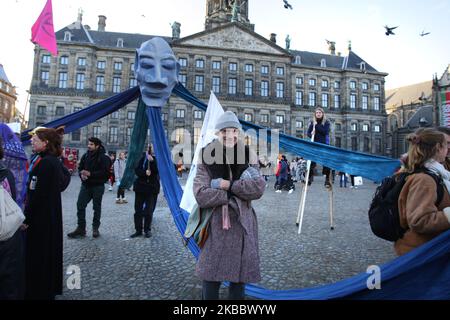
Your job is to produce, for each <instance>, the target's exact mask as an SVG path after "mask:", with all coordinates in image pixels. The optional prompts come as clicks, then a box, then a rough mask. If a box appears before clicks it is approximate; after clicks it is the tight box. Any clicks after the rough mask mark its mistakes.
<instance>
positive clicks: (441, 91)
mask: <svg viewBox="0 0 450 320" xmlns="http://www.w3.org/2000/svg"><path fill="white" fill-rule="evenodd" d="M449 69H450V67H447V69H446V70H445V72H444V73H443V75H442V76H441V77H440V78H438V77H437V75H436V76H434V78H433V80H430V81H425V82H421V83H417V84H412V85H409V86H404V87H400V88H395V89H391V90H387V91H386V112H387V114H388V124H387V135H386V139H387V145H388V150H390V153H391V154H392V156H393V157H400V156H401V155H402V154H403V153H405V152H407V151H408V143H407V142H406V136H407V135H408V134H410V133H412V132H414V131H415V130H417V129H418V128H421V127H434V126H450V74H449V71H450V70H449Z"/></svg>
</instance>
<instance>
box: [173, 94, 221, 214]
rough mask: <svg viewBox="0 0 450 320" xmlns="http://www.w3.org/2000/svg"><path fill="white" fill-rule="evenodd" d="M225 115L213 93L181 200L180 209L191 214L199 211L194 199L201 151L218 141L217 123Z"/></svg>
mask: <svg viewBox="0 0 450 320" xmlns="http://www.w3.org/2000/svg"><path fill="white" fill-rule="evenodd" d="M222 114H224V111H223V108H222V106H221V105H220V103H219V100H217V98H216V95H215V94H214V93H213V92H212V91H211V95H210V97H209V102H208V108H207V109H206V113H205V119H204V120H203V125H202V131H201V133H200V139H199V141H198V143H197V147H196V148H195V153H194V160H193V161H192V165H191V169H190V171H189V177H188V179H187V181H186V186H185V187H184V192H183V197H182V198H181V203H180V208H182V209H184V210H186V211H187V212H189V214H191V213H192V212H194V210H196V209H197V201H195V197H194V190H193V188H194V178H195V175H196V174H197V162H198V158H199V156H200V152H201V150H202V149H203V148H204V147H206V146H207V145H208V144H209V143H211V142H212V141H214V140H215V139H217V135H216V134H215V132H216V129H215V127H216V123H217V120H218V119H219V117H220V116H221V115H222Z"/></svg>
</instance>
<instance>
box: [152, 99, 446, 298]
mask: <svg viewBox="0 0 450 320" xmlns="http://www.w3.org/2000/svg"><path fill="white" fill-rule="evenodd" d="M147 116H148V119H149V127H150V128H151V133H152V137H153V145H154V148H155V153H156V157H157V159H158V161H157V164H158V170H159V172H160V177H161V181H162V185H163V188H164V195H165V197H166V199H167V202H168V204H169V208H170V211H171V213H172V216H173V219H174V221H175V225H176V226H177V228H178V231H179V232H180V234H181V235H183V234H184V231H185V229H186V224H187V220H188V217H189V214H188V213H187V212H186V211H184V210H183V209H181V208H180V202H181V197H182V193H183V190H182V189H181V186H180V184H179V182H178V179H177V176H176V172H175V168H174V165H173V162H172V158H171V153H170V150H169V145H168V143H167V139H166V137H165V134H164V127H163V123H162V120H161V110H160V108H148V109H147ZM187 245H188V247H189V249H190V250H191V252H192V253H193V254H194V256H195V257H196V258H197V259H198V256H199V253H200V250H199V248H198V246H197V245H196V243H195V242H194V241H193V240H192V239H191V240H190V241H189V242H188V243H187ZM370 276H371V274H368V273H364V272H363V273H361V274H359V275H356V276H354V277H351V278H348V279H345V280H343V281H339V282H336V283H333V284H328V285H323V286H318V287H313V288H304V289H291V290H268V289H265V288H263V287H260V286H257V285H252V284H248V285H247V286H246V294H248V295H250V296H252V297H255V298H259V299H270V300H277V299H279V300H288V299H289V300H290V299H302V300H303V299H308V300H325V299H450V231H448V232H446V233H444V234H442V235H440V236H439V237H437V238H435V239H433V240H432V241H430V242H428V243H426V244H425V245H423V246H421V247H419V248H418V249H416V250H413V251H411V252H410V253H408V254H406V255H404V256H401V257H399V258H397V259H394V260H393V261H391V262H389V263H387V264H385V265H383V266H380V277H381V278H380V279H381V289H380V290H378V289H373V290H370V289H368V286H367V280H368V279H369V277H370Z"/></svg>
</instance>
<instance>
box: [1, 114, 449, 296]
mask: <svg viewBox="0 0 450 320" xmlns="http://www.w3.org/2000/svg"><path fill="white" fill-rule="evenodd" d="M240 130H241V125H240V123H239V120H238V119H237V117H236V115H235V114H234V113H232V112H229V111H228V112H225V113H224V114H223V115H222V116H221V117H220V118H219V120H218V122H217V125H216V134H217V136H218V139H217V140H214V141H213V142H211V143H210V145H208V146H206V147H205V148H203V149H202V157H201V160H200V161H201V162H200V163H199V165H198V167H197V173H196V176H195V179H194V184H193V191H194V196H195V199H196V201H197V203H198V205H199V208H200V210H202V212H209V217H210V218H209V219H210V220H209V221H208V229H207V234H205V235H204V238H203V243H202V245H201V252H200V256H199V259H198V261H197V266H196V273H197V275H198V276H199V278H200V279H201V280H202V281H203V282H202V284H203V287H202V297H203V299H218V298H219V288H220V286H221V283H222V282H225V281H227V282H229V283H230V287H229V298H230V299H244V297H245V294H244V293H245V290H244V288H245V284H246V283H256V282H258V281H260V280H261V274H260V260H259V247H258V224H257V218H256V212H255V210H254V208H253V206H252V202H253V201H255V200H257V199H260V198H261V197H262V196H263V194H264V192H265V189H266V188H267V186H268V181H269V176H271V175H272V174H274V175H275V176H276V183H275V189H276V192H277V193H280V192H282V190H288V192H289V193H291V192H292V190H293V188H292V185H293V182H296V181H297V182H299V181H300V182H303V183H308V184H311V183H312V182H313V178H312V177H313V176H314V174H311V175H310V177H311V178H310V179H309V181H306V170H307V161H306V160H304V159H303V158H300V157H295V158H294V159H292V161H291V162H288V160H287V158H286V156H285V155H283V154H281V155H280V156H279V157H278V159H277V161H276V163H274V164H273V163H272V162H271V161H270V160H269V159H267V158H266V157H262V158H260V159H258V158H257V155H256V154H253V152H252V150H250V148H248V146H245V143H244V142H243V141H241V140H240V138H239V132H240ZM308 132H309V134H310V136H311V138H312V140H314V141H316V142H319V143H325V144H328V143H329V141H328V138H327V136H328V134H329V123H328V120H326V118H325V114H324V112H323V110H321V109H320V108H318V109H317V110H316V111H315V113H314V121H312V122H311V124H310V128H309V129H308ZM63 133H64V132H63V130H59V129H50V128H39V127H38V128H36V129H35V130H33V131H32V132H31V133H30V134H31V135H32V138H31V146H32V150H33V155H32V157H31V159H30V161H29V171H28V181H27V195H26V202H25V208H24V214H25V220H24V221H23V224H22V225H21V226H20V228H19V229H17V231H16V232H15V233H14V234H13V235H12V236H11V237H10V238H9V239H7V240H5V241H0V300H3V299H24V298H25V299H46V300H51V299H54V298H55V296H56V295H60V294H62V289H63V288H62V284H63V269H62V266H63V225H62V206H61V192H62V191H64V189H65V188H66V187H67V185H68V182H67V181H65V180H66V176H67V173H66V170H67V169H64V166H63V164H62V162H61V158H60V157H61V153H62V141H63ZM407 141H408V143H409V149H408V153H407V154H406V155H404V156H403V157H402V162H403V166H402V168H401V169H400V170H399V173H405V172H406V173H408V177H407V180H406V183H405V185H404V187H403V188H402V191H401V193H400V196H399V199H398V209H399V215H400V224H401V226H402V228H404V229H405V230H406V232H405V234H404V236H403V237H402V238H400V239H398V240H397V241H395V243H394V249H395V251H396V253H397V254H398V255H403V254H405V253H407V252H409V251H411V250H413V249H414V248H416V247H418V246H420V245H422V244H424V243H425V242H427V241H429V240H431V239H433V238H434V237H436V236H437V235H439V234H441V233H442V232H445V231H447V230H449V229H450V195H449V190H450V172H449V171H448V170H449V169H450V160H449V157H450V129H449V128H447V127H440V128H437V129H436V128H426V129H424V128H421V129H419V130H417V131H416V132H414V133H413V134H411V135H409V136H408V138H407ZM211 150H213V154H209V156H211V155H212V156H213V158H214V161H213V162H212V163H211V162H205V161H204V158H205V156H208V155H207V153H208V152H211ZM242 155H243V159H239V157H240V156H242ZM2 158H3V149H2V147H1V144H0V160H1V159H2ZM125 167H126V157H125V153H124V152H121V153H119V155H118V157H117V159H115V160H114V161H112V158H111V157H110V156H108V155H107V154H106V150H105V148H104V146H103V144H102V141H100V140H99V139H98V138H94V137H92V138H89V141H88V151H87V152H86V153H85V154H84V155H83V156H82V157H81V159H80V163H79V165H78V175H79V178H80V179H81V187H80V190H79V194H78V200H77V204H76V208H77V218H78V221H77V227H76V229H75V230H74V231H72V232H70V233H68V234H67V236H68V237H69V238H84V237H86V234H87V231H86V207H87V205H88V204H89V202H91V200H92V203H93V210H94V215H93V221H92V236H93V237H94V238H98V237H99V236H100V231H99V229H100V225H101V214H102V198H103V195H104V192H105V184H107V185H108V186H109V187H110V188H111V189H112V187H113V186H114V183H117V187H118V190H117V198H116V202H117V203H126V197H125V190H126V189H127V187H126V186H122V185H121V181H122V179H123V177H124V172H125ZM314 167H315V165H314V164H312V166H311V170H314ZM134 173H135V176H136V179H135V180H134V183H133V190H134V192H135V203H134V217H133V220H134V228H135V232H134V233H133V234H132V235H131V236H130V237H131V238H136V237H140V236H144V237H146V238H150V237H151V236H152V233H151V226H152V219H153V212H154V210H155V207H156V203H157V198H158V194H159V192H160V181H159V173H158V166H157V160H156V157H155V155H154V154H153V150H152V148H151V146H149V147H148V149H147V150H146V151H145V152H143V154H142V157H141V158H140V159H139V161H137V164H136V166H135V167H134ZM322 173H323V174H324V175H325V177H326V179H325V187H326V188H329V187H330V186H331V183H332V181H333V177H334V174H335V173H334V171H332V170H331V169H330V168H326V167H323V171H322ZM430 174H432V175H435V176H436V177H437V178H439V179H440V181H442V185H443V187H444V190H445V191H444V194H443V196H442V199H440V198H438V196H437V193H438V191H437V190H438V186H437V184H436V181H435V180H436V179H434V178H433V177H432V176H430ZM337 175H338V176H339V181H340V186H341V187H344V188H345V187H346V185H347V176H349V177H350V179H351V181H352V182H351V184H352V186H354V187H356V186H355V185H354V176H352V175H347V174H346V173H345V172H337ZM0 183H1V185H2V188H3V189H5V190H6V191H7V192H8V193H9V194H10V196H11V197H12V199H16V183H15V179H14V176H13V174H12V173H11V170H10V168H8V167H6V166H5V165H3V163H2V162H1V161H0ZM294 188H295V187H294Z"/></svg>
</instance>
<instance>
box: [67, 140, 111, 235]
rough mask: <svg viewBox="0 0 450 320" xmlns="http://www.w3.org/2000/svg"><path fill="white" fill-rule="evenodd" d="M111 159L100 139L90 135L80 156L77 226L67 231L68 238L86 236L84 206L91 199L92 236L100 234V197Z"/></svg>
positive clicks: (107, 177)
mask: <svg viewBox="0 0 450 320" xmlns="http://www.w3.org/2000/svg"><path fill="white" fill-rule="evenodd" d="M110 168H111V159H110V158H109V156H108V155H106V154H105V148H104V147H103V145H102V141H101V140H100V139H98V138H95V137H91V138H89V139H88V151H87V152H86V153H85V154H84V155H83V156H82V157H81V160H80V164H79V165H78V173H79V175H80V178H81V188H80V193H79V194H78V201H77V217H78V226H77V228H76V229H75V230H74V231H72V232H70V233H68V234H67V236H68V237H69V238H81V237H85V236H86V207H87V205H88V203H89V202H90V201H91V200H92V202H93V204H92V206H93V209H94V218H93V221H92V236H93V237H94V238H98V237H99V236H100V232H99V230H98V229H99V227H100V218H101V211H102V198H103V194H104V192H105V183H106V181H108V179H109V170H110Z"/></svg>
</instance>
